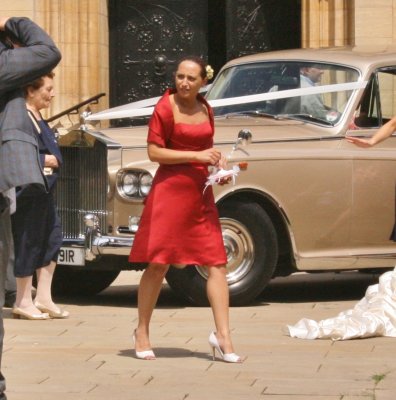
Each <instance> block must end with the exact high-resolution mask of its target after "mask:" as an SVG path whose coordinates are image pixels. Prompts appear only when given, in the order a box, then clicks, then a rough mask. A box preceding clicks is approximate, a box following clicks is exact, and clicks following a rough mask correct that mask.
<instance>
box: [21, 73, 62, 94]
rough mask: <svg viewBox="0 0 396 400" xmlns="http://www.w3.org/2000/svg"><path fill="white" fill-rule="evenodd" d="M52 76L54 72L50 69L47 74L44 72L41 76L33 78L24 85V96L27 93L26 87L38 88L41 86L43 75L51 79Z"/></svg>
mask: <svg viewBox="0 0 396 400" xmlns="http://www.w3.org/2000/svg"><path fill="white" fill-rule="evenodd" d="M54 76H55V73H54V72H53V71H51V72H48V74H45V75H44V76H41V77H40V78H37V79H36V80H34V81H33V82H30V83H28V84H27V85H26V86H24V88H23V92H24V94H25V97H26V96H27V94H28V89H29V88H31V89H33V90H37V89H40V88H41V86H43V85H44V78H45V77H47V78H51V79H53V78H54Z"/></svg>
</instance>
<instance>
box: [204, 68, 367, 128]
mask: <svg viewBox="0 0 396 400" xmlns="http://www.w3.org/2000/svg"><path fill="white" fill-rule="evenodd" d="M358 78H359V73H358V72H357V71H356V70H354V69H352V68H348V67H345V66H340V65H335V64H328V63H319V62H315V63H314V62H297V61H278V62H261V63H250V64H241V65H236V66H232V67H230V68H227V69H225V70H223V71H222V72H221V73H220V74H219V76H218V77H217V79H216V80H215V82H214V83H213V85H212V87H211V89H210V90H209V92H208V94H207V99H208V100H218V99H227V98H231V97H238V96H248V95H256V94H267V95H268V94H271V93H275V92H281V91H285V90H290V89H304V88H307V87H319V86H323V85H333V84H342V83H348V82H356V81H357V80H358ZM351 94H352V91H351V90H340V91H337V92H330V91H327V92H326V90H325V89H324V90H323V93H317V94H310V95H305V94H304V91H303V90H300V91H299V94H298V95H294V96H292V97H285V98H274V99H267V100H263V101H257V102H252V103H246V104H234V105H227V106H219V107H215V114H216V115H222V114H228V113H235V112H246V111H249V112H257V113H266V114H271V115H274V116H276V115H279V114H292V115H306V116H312V117H315V118H317V119H318V120H323V121H324V122H328V121H329V120H331V119H333V121H336V120H338V119H339V118H340V117H341V115H342V113H343V112H344V110H345V107H346V105H347V103H348V100H349V98H350V96H351ZM278 97H279V96H278Z"/></svg>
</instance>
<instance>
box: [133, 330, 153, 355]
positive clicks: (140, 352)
mask: <svg viewBox="0 0 396 400" xmlns="http://www.w3.org/2000/svg"><path fill="white" fill-rule="evenodd" d="M132 339H133V344H134V346H135V355H136V358H139V359H140V360H155V354H154V352H153V350H151V349H150V350H144V351H137V350H136V329H135V330H134V331H133V335H132Z"/></svg>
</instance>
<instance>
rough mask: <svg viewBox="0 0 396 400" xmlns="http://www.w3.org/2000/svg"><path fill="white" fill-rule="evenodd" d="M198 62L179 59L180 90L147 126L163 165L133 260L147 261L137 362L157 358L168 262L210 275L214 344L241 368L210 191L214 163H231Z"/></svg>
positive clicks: (153, 156)
mask: <svg viewBox="0 0 396 400" xmlns="http://www.w3.org/2000/svg"><path fill="white" fill-rule="evenodd" d="M206 83H207V77H206V68H205V64H204V63H203V61H202V60H201V59H200V58H196V57H187V58H185V59H183V60H182V61H180V63H179V64H178V66H177V71H176V75H175V86H176V88H175V90H168V91H167V92H166V93H165V94H164V96H163V97H162V98H161V99H160V100H159V102H158V104H157V105H156V107H155V110H154V114H153V116H152V118H151V120H150V123H149V133H148V138H147V142H148V147H147V151H148V155H149V158H150V160H151V161H155V162H158V163H159V164H160V166H159V168H158V170H157V173H156V175H155V178H154V181H153V185H152V188H151V191H150V193H149V195H148V197H147V199H146V203H145V208H144V211H143V215H142V217H141V221H140V224H139V229H138V232H137V233H136V236H135V239H134V243H133V246H132V250H131V254H130V257H129V260H130V261H131V262H147V263H148V266H147V268H146V269H145V271H144V273H143V275H142V278H141V281H140V285H139V292H138V315H139V322H138V326H137V328H136V330H135V331H134V335H133V337H134V341H135V352H136V357H137V358H141V359H145V360H153V359H155V355H154V352H153V351H152V349H151V345H150V340H149V324H150V319H151V315H152V313H153V310H154V307H155V304H156V302H157V299H158V296H159V293H160V289H161V285H162V281H163V279H164V277H165V275H166V272H167V271H168V268H169V265H170V264H195V265H200V266H206V267H207V269H208V281H207V293H208V299H209V302H210V305H211V307H212V311H213V316H214V321H215V326H216V332H212V333H211V334H210V336H209V344H210V346H211V347H212V349H213V354H214V352H215V349H216V350H217V351H218V352H219V354H220V357H221V358H222V359H223V360H224V361H226V362H241V358H240V357H239V356H238V355H236V354H235V353H234V350H233V345H232V341H231V337H230V329H229V292H228V284H227V279H226V273H227V271H226V267H225V266H226V263H227V257H226V253H225V249H224V244H223V238H222V234H221V227H220V222H219V217H218V212H217V209H216V205H215V203H214V197H213V192H212V188H211V187H208V188H207V189H206V190H205V191H204V188H205V182H206V178H207V176H208V166H209V165H220V166H224V165H225V158H224V157H222V155H221V153H220V151H219V150H217V149H215V148H213V134H214V124H213V112H212V110H211V108H210V106H209V104H208V103H207V102H206V101H205V99H204V98H203V97H202V96H201V95H200V94H199V89H200V88H201V87H202V86H204V85H206Z"/></svg>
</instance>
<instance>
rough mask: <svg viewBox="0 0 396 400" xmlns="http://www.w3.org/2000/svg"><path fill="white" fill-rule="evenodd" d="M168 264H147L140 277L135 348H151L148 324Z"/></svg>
mask: <svg viewBox="0 0 396 400" xmlns="http://www.w3.org/2000/svg"><path fill="white" fill-rule="evenodd" d="M168 269H169V265H163V264H149V265H148V267H147V268H146V269H145V271H144V272H143V275H142V277H141V279H140V284H139V290H138V318H139V321H138V326H137V328H136V331H135V335H136V337H135V339H136V344H135V350H136V351H145V350H150V349H151V344H150V339H149V325H150V320H151V316H152V314H153V310H154V307H155V305H156V303H157V300H158V296H159V294H160V291H161V287H162V282H163V280H164V277H165V275H166V273H167V271H168Z"/></svg>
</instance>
